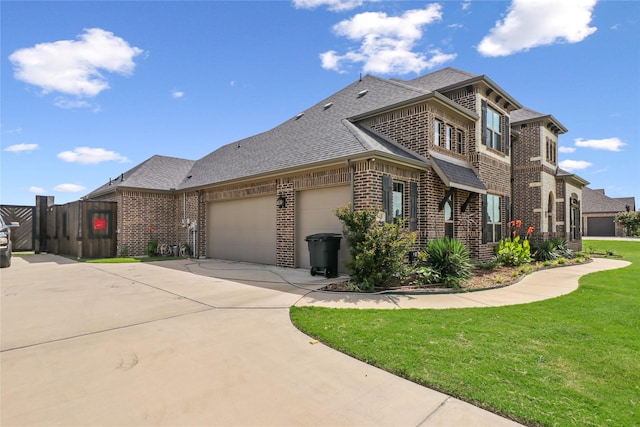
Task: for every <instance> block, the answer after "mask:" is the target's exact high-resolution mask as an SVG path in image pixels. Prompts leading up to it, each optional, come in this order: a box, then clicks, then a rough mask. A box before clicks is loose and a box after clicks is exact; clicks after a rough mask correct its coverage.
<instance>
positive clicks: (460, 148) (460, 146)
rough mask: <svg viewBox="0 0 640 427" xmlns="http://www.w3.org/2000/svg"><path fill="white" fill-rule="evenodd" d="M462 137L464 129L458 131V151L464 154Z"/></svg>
mask: <svg viewBox="0 0 640 427" xmlns="http://www.w3.org/2000/svg"><path fill="white" fill-rule="evenodd" d="M462 138H463V134H462V131H460V130H459V131H456V151H457V152H458V153H460V154H462Z"/></svg>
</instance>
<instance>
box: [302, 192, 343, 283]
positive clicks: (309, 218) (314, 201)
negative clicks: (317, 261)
mask: <svg viewBox="0 0 640 427" xmlns="http://www.w3.org/2000/svg"><path fill="white" fill-rule="evenodd" d="M349 203H351V187H350V186H341V187H328V188H322V189H318V190H306V191H300V192H298V193H297V194H296V265H297V266H298V267H300V268H309V267H310V264H309V246H308V243H307V242H306V241H305V237H307V236H308V235H310V234H316V233H340V234H342V222H340V220H339V219H338V218H337V217H336V216H335V214H334V211H335V210H336V208H341V207H344V206H346V205H347V204H349ZM345 246H346V245H345V240H344V238H343V239H342V241H341V242H340V252H338V264H339V266H340V267H339V268H340V271H341V272H346V269H345V268H344V266H343V265H342V261H344V260H347V259H348V258H349V250H348V249H347V248H346V247H345Z"/></svg>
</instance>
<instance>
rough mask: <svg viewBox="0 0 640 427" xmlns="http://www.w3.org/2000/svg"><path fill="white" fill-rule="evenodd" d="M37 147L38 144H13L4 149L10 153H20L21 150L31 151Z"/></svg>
mask: <svg viewBox="0 0 640 427" xmlns="http://www.w3.org/2000/svg"><path fill="white" fill-rule="evenodd" d="M37 149H38V144H14V145H10V146H8V147H7V148H5V149H4V151H8V152H10V153H21V152H23V151H33V150H37Z"/></svg>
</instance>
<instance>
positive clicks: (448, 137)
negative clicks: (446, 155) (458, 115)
mask: <svg viewBox="0 0 640 427" xmlns="http://www.w3.org/2000/svg"><path fill="white" fill-rule="evenodd" d="M452 140H453V128H452V127H451V126H449V125H447V126H446V127H445V132H444V147H445V148H446V149H447V150H451V141H452Z"/></svg>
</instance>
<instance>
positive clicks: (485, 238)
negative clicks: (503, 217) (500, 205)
mask: <svg viewBox="0 0 640 427" xmlns="http://www.w3.org/2000/svg"><path fill="white" fill-rule="evenodd" d="M480 208H481V209H482V243H487V241H488V240H489V239H488V236H487V234H488V229H487V228H488V226H487V195H486V194H483V195H482V206H481V207H480Z"/></svg>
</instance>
